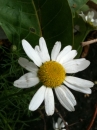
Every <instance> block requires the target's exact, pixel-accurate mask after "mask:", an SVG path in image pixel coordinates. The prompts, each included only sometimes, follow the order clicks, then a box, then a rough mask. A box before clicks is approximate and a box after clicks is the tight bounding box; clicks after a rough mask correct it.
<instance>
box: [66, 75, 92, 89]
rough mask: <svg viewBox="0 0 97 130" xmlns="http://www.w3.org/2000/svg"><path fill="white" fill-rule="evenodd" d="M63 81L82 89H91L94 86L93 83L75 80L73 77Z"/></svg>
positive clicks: (67, 77)
mask: <svg viewBox="0 0 97 130" xmlns="http://www.w3.org/2000/svg"><path fill="white" fill-rule="evenodd" d="M65 80H66V81H67V82H68V83H70V84H72V85H74V86H77V87H82V88H91V87H93V85H94V83H93V82H91V81H89V80H85V79H81V78H77V77H74V76H66V78H65Z"/></svg>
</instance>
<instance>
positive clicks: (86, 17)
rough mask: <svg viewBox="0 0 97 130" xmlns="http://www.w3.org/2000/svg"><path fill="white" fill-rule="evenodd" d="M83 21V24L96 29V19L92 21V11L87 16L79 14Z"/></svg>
mask: <svg viewBox="0 0 97 130" xmlns="http://www.w3.org/2000/svg"><path fill="white" fill-rule="evenodd" d="M79 15H80V16H81V17H82V18H83V20H84V21H85V22H87V23H88V24H90V25H91V26H93V27H97V19H94V12H93V11H89V12H88V14H87V15H84V13H83V12H81V14H79Z"/></svg>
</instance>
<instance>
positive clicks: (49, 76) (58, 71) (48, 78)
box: [38, 61, 65, 88]
mask: <svg viewBox="0 0 97 130" xmlns="http://www.w3.org/2000/svg"><path fill="white" fill-rule="evenodd" d="M38 77H39V79H40V80H41V82H42V83H43V84H44V85H45V86H47V87H51V88H55V87H57V86H59V85H61V84H62V82H63V81H64V79H65V70H64V68H63V66H62V65H61V64H59V63H58V62H56V61H47V62H45V63H44V64H43V65H42V66H41V67H40V69H39V71H38Z"/></svg>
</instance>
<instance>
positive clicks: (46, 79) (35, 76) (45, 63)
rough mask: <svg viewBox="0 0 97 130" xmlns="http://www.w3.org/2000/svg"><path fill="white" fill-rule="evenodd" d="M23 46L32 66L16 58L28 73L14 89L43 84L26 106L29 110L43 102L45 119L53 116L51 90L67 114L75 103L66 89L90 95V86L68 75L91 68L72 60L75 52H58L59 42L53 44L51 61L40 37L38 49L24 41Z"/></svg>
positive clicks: (84, 63)
mask: <svg viewBox="0 0 97 130" xmlns="http://www.w3.org/2000/svg"><path fill="white" fill-rule="evenodd" d="M22 46H23V49H24V51H25V53H26V54H27V55H28V57H29V58H30V59H31V60H32V61H33V62H34V63H32V62H29V61H28V60H27V59H25V58H19V60H18V62H19V64H20V65H21V66H22V67H24V68H25V69H26V70H28V71H29V72H28V73H26V74H24V75H23V76H22V77H20V78H19V79H18V80H16V81H15V82H14V86H16V87H18V88H29V87H32V86H35V85H36V84H38V83H39V82H42V83H43V85H42V86H41V87H40V88H39V90H38V91H37V92H36V94H35V95H34V96H33V98H32V100H31V102H30V104H29V110H31V111H34V110H36V109H38V107H39V106H40V105H41V104H42V102H43V101H44V102H45V110H46V113H47V115H52V114H53V113H54V110H55V104H54V95H53V91H52V89H54V90H55V93H56V95H57V98H58V100H59V102H60V103H61V105H62V106H63V107H65V108H66V109H67V110H68V111H74V110H75V109H74V106H75V105H76V100H75V97H74V96H73V94H72V93H71V92H70V90H69V89H68V88H67V87H66V86H68V87H69V88H71V89H73V90H76V91H79V92H83V93H85V94H90V93H91V89H90V88H91V87H93V85H94V83H93V82H91V81H88V80H84V79H80V78H76V77H74V76H68V75H67V74H70V73H77V72H79V71H82V70H84V69H86V68H87V67H88V66H89V64H90V62H89V61H88V60H86V59H85V58H81V59H74V57H75V56H76V55H77V52H76V50H72V47H71V46H70V45H68V46H66V47H64V48H63V50H61V42H56V43H55V45H54V47H53V49H52V51H51V59H50V56H49V53H48V49H47V46H46V42H45V40H44V38H43V37H41V38H40V39H39V46H38V45H37V46H35V49H34V48H32V47H31V45H30V44H29V43H28V42H27V41H26V40H22ZM60 50H61V51H60ZM35 64H36V65H35Z"/></svg>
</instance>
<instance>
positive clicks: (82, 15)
mask: <svg viewBox="0 0 97 130" xmlns="http://www.w3.org/2000/svg"><path fill="white" fill-rule="evenodd" d="M79 15H80V16H81V17H82V18H83V20H84V21H86V19H85V15H84V13H83V12H82V11H81V14H79Z"/></svg>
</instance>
